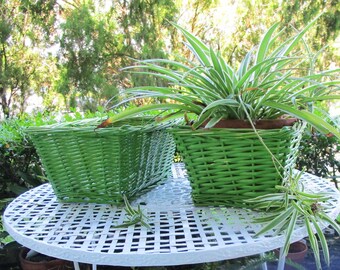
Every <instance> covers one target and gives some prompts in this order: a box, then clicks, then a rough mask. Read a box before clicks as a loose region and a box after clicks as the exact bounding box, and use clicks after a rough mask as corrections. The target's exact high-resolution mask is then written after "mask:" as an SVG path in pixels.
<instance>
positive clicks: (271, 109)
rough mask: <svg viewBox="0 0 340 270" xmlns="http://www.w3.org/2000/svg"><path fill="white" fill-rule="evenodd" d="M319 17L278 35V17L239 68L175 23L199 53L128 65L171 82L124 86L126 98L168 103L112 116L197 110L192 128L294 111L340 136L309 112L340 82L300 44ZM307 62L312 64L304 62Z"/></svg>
mask: <svg viewBox="0 0 340 270" xmlns="http://www.w3.org/2000/svg"><path fill="white" fill-rule="evenodd" d="M316 19H317V18H316ZM316 19H314V20H313V21H312V22H311V23H309V24H308V25H307V26H306V27H305V28H304V29H303V30H301V31H299V32H298V33H297V34H295V35H293V36H292V37H290V38H288V39H286V40H281V39H280V37H281V36H280V33H281V32H279V33H278V34H275V35H274V33H275V32H276V31H277V29H278V26H279V24H278V23H276V24H274V25H273V26H272V27H271V28H269V29H268V30H267V32H266V33H265V34H264V35H263V37H262V39H261V42H260V43H259V45H258V46H257V47H255V48H253V49H251V50H250V51H249V52H248V53H247V54H246V56H245V57H244V58H243V60H242V62H241V64H240V66H239V67H238V69H235V67H233V66H230V65H229V64H228V63H227V62H226V61H225V59H224V58H223V57H222V55H221V54H220V53H219V52H215V51H214V50H213V49H212V48H211V47H208V46H207V45H205V44H204V43H203V42H202V41H201V40H199V39H198V38H197V37H195V36H194V35H192V34H191V33H189V32H188V31H186V30H185V29H183V28H181V27H179V26H176V27H177V28H178V29H179V30H181V32H182V33H183V35H184V36H185V37H186V41H187V43H186V45H187V47H188V48H189V49H190V51H191V52H192V53H193V55H195V58H196V59H195V60H196V62H189V63H188V64H187V63H182V62H177V61H172V60H163V59H151V60H144V61H140V62H139V63H138V66H132V67H128V68H126V69H133V72H134V73H138V74H143V75H144V74H146V75H152V76H155V77H158V78H162V79H165V80H167V81H168V83H169V87H158V86H144V87H136V88H132V89H128V90H126V91H125V92H126V93H127V94H128V95H127V98H126V101H130V100H134V99H140V98H156V99H160V100H162V101H165V103H160V104H151V105H147V106H144V107H139V108H136V109H131V110H129V111H125V112H123V113H121V114H120V115H117V116H115V117H113V118H112V121H116V120H118V119H120V118H125V117H129V116H131V115H133V114H138V113H140V112H142V111H147V110H156V109H159V110H163V111H165V115H166V116H165V118H166V117H172V116H174V115H177V116H183V115H185V114H188V113H192V114H195V115H197V121H196V123H194V124H193V128H198V127H200V126H201V125H202V124H203V123H205V122H207V121H208V123H207V124H206V127H213V126H214V125H215V124H216V123H217V122H218V121H219V120H221V119H242V120H249V121H250V122H256V121H257V120H260V119H276V118H279V117H281V116H283V115H284V114H290V115H291V116H293V117H297V118H299V119H301V120H304V121H306V122H308V123H309V124H311V125H313V126H315V127H316V128H317V129H318V130H320V131H322V132H330V131H331V132H333V133H334V134H335V135H336V136H338V137H340V133H339V131H338V130H337V129H336V128H334V127H332V126H331V125H329V124H328V123H326V122H325V121H323V120H322V119H321V117H316V116H315V115H313V114H312V113H311V112H310V110H311V106H312V104H313V102H315V101H319V100H327V99H336V98H339V97H340V96H337V95H335V93H336V91H337V90H338V88H339V86H338V84H339V81H338V80H337V76H338V74H339V71H340V70H327V71H323V72H319V73H316V72H315V71H314V69H313V59H314V58H313V57H314V56H310V55H308V54H307V55H304V54H303V52H301V51H300V50H296V46H297V45H298V44H299V42H300V41H301V40H302V38H303V36H304V34H305V33H306V32H307V31H308V30H309V29H310V28H311V27H312V25H313V24H314V23H315V22H316ZM306 63H307V65H309V66H310V68H308V69H306V68H305V64H306ZM166 65H170V66H171V68H169V67H167V66H166ZM135 70H137V71H135ZM296 70H297V71H298V74H297V73H296ZM301 72H303V74H302V75H301ZM332 76H333V77H332ZM328 78H331V79H328ZM332 78H333V80H332ZM334 78H335V79H334ZM325 79H328V80H325Z"/></svg>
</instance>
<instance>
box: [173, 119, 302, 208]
mask: <svg viewBox="0 0 340 270" xmlns="http://www.w3.org/2000/svg"><path fill="white" fill-rule="evenodd" d="M302 129H303V127H302V126H301V124H300V125H298V126H294V127H284V128H282V129H270V130H269V129H262V130H258V133H259V135H260V136H261V137H262V139H263V141H264V142H265V144H266V145H267V146H268V148H269V149H270V150H271V152H272V153H273V154H274V156H275V157H276V159H277V160H278V161H279V162H280V163H281V164H282V165H283V168H280V169H279V170H277V168H276V166H275V165H274V162H273V159H272V156H271V155H270V154H269V153H268V151H267V150H266V149H265V147H264V146H263V144H262V143H261V141H260V140H259V138H258V136H257V135H256V134H255V132H254V131H253V130H252V129H229V128H213V129H199V130H195V131H193V130H192V129H191V128H189V127H178V128H173V129H172V133H173V135H174V138H175V141H176V144H177V147H178V150H179V152H180V153H181V155H182V157H183V161H184V163H185V167H186V169H187V173H188V177H189V180H190V184H191V187H192V198H193V201H194V203H195V204H196V205H203V206H205V205H209V206H219V205H226V206H234V207H248V208H249V207H251V205H247V204H246V203H245V201H244V200H247V199H252V198H255V197H257V196H259V195H265V194H268V193H274V192H277V190H276V189H275V186H276V185H278V184H281V183H282V181H283V179H284V178H285V177H288V172H289V171H290V169H291V168H293V167H294V164H295V160H296V156H297V151H298V145H299V141H300V139H301V134H302V132H301V130H302Z"/></svg>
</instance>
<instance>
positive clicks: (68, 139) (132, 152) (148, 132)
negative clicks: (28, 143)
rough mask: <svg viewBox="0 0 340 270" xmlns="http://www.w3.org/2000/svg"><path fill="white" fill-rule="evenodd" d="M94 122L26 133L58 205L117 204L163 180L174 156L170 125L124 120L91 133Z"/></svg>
mask: <svg viewBox="0 0 340 270" xmlns="http://www.w3.org/2000/svg"><path fill="white" fill-rule="evenodd" d="M100 122H101V121H100V120H99V119H87V120H82V121H78V122H72V123H69V124H56V125H50V126H42V127H31V128H29V129H28V130H27V133H28V134H29V135H30V137H31V139H32V141H33V143H34V145H35V147H36V149H37V152H38V154H39V156H40V158H41V161H42V164H43V167H44V169H45V171H46V174H47V178H48V180H49V181H50V182H51V184H52V187H53V189H54V191H55V194H56V195H57V197H58V199H59V200H60V201H62V202H96V203H111V204H120V203H121V202H122V196H123V194H124V195H125V196H126V197H127V198H128V199H132V198H134V197H137V196H139V195H140V194H142V193H144V192H145V191H147V190H149V189H150V188H152V187H154V186H155V185H157V184H158V183H159V182H160V181H162V180H165V179H166V178H167V177H168V175H169V173H170V171H171V164H172V160H173V155H174V151H175V144H174V141H173V138H172V135H171V134H170V133H169V132H167V130H166V129H167V128H168V127H169V126H170V123H163V124H155V123H150V119H141V118H138V119H137V118H136V119H130V120H129V122H121V123H120V126H119V127H107V128H101V129H96V130H95V127H96V126H97V125H98V124H99V123H100Z"/></svg>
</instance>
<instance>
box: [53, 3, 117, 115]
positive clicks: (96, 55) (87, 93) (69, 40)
mask: <svg viewBox="0 0 340 270" xmlns="http://www.w3.org/2000/svg"><path fill="white" fill-rule="evenodd" d="M115 27H116V26H115V24H114V20H113V15H112V14H110V13H105V14H99V13H98V12H96V11H95V6H94V3H92V2H91V1H88V2H86V3H84V4H81V5H79V7H76V8H74V9H72V10H70V11H69V13H67V17H66V21H65V23H62V24H61V30H62V36H61V39H60V52H59V57H60V67H59V70H60V72H61V76H60V80H59V82H58V84H57V90H58V91H59V92H60V93H62V94H63V95H64V96H65V98H68V99H69V100H71V99H72V98H75V97H78V98H79V99H80V101H81V102H82V103H83V104H82V107H83V108H84V107H86V106H87V107H88V108H90V109H92V110H93V111H94V110H95V107H96V106H97V105H98V104H97V103H96V102H99V104H100V102H101V103H102V102H103V99H104V100H107V99H108V98H109V97H111V96H113V95H115V94H116V93H117V86H116V84H115V82H114V80H113V79H112V74H110V71H111V70H112V69H114V68H115V63H114V61H113V60H114V58H113V56H114V54H116V53H117V52H118V51H119V50H120V48H121V47H122V45H121V44H119V42H118V41H119V37H118V38H117V35H116V34H115ZM92 103H94V104H92Z"/></svg>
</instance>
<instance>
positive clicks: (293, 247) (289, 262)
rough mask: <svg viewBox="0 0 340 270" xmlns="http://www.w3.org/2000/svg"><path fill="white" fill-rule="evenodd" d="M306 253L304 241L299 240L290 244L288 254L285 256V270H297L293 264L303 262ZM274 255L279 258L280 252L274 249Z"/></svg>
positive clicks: (306, 248)
mask: <svg viewBox="0 0 340 270" xmlns="http://www.w3.org/2000/svg"><path fill="white" fill-rule="evenodd" d="M307 251H308V246H307V243H306V241H304V240H301V241H297V242H294V243H291V244H290V246H289V250H288V254H287V255H286V263H285V269H286V270H291V269H297V268H296V267H294V265H295V264H298V265H299V264H300V263H302V262H303V261H304V259H305V257H306V255H307ZM274 252H275V255H276V256H277V257H279V255H280V250H279V249H275V250H274Z"/></svg>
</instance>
